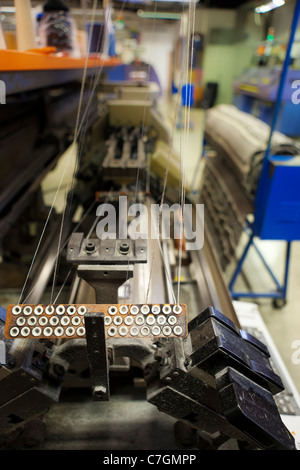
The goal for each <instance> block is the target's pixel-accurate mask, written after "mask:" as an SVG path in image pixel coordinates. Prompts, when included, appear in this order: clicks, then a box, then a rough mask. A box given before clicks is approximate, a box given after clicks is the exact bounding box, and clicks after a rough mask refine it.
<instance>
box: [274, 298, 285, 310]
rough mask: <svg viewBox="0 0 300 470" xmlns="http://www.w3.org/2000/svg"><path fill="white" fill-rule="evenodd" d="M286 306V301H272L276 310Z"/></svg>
mask: <svg viewBox="0 0 300 470" xmlns="http://www.w3.org/2000/svg"><path fill="white" fill-rule="evenodd" d="M286 304H287V301H286V299H281V298H279V299H274V300H273V307H274V308H277V309H281V308H283V307H284V306H285V305H286Z"/></svg>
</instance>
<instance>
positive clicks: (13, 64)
mask: <svg viewBox="0 0 300 470" xmlns="http://www.w3.org/2000/svg"><path fill="white" fill-rule="evenodd" d="M120 64H121V62H120V60H119V59H118V58H115V57H112V58H109V59H104V58H101V57H100V56H99V55H93V56H90V57H88V59H86V58H85V57H83V58H78V59H77V58H74V57H68V56H66V55H63V54H61V53H56V52H55V49H54V48H51V47H50V48H49V47H46V48H43V49H33V50H30V51H25V52H23V51H22V52H20V51H12V50H7V49H4V50H0V72H21V71H30V70H31V71H34V70H67V69H68V70H70V69H84V67H85V66H86V65H87V67H88V68H95V67H99V66H102V65H103V66H106V67H114V66H117V65H120Z"/></svg>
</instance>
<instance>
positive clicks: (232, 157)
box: [205, 104, 300, 196]
mask: <svg viewBox="0 0 300 470" xmlns="http://www.w3.org/2000/svg"><path fill="white" fill-rule="evenodd" d="M269 136H270V126H268V124H266V123H264V122H263V121H261V120H260V119H257V118H256V117H255V116H252V115H250V114H248V113H245V112H243V111H240V110H238V109H237V108H236V107H235V106H233V105H226V104H221V105H218V106H215V107H213V108H211V109H209V110H208V111H207V112H206V122H205V138H206V141H207V142H208V144H209V145H211V146H212V147H213V148H214V149H215V150H217V152H218V154H219V156H220V157H222V158H223V160H224V162H225V163H226V164H227V165H228V166H230V167H231V168H232V170H233V171H234V172H235V173H236V175H237V176H238V178H240V183H241V184H242V185H243V186H244V188H245V189H246V191H247V193H248V194H249V195H251V196H253V194H254V192H255V189H256V184H257V179H258V176H259V173H260V168H261V162H262V159H263V157H264V153H265V150H266V147H267V143H268V140H269ZM299 152H300V146H299V144H298V143H296V142H295V141H294V140H293V139H291V138H289V137H287V136H285V135H284V134H282V133H280V132H274V133H273V137H272V147H271V154H273V155H296V154H299Z"/></svg>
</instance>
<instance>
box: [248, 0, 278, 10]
mask: <svg viewBox="0 0 300 470" xmlns="http://www.w3.org/2000/svg"><path fill="white" fill-rule="evenodd" d="M283 5H285V0H272V2H268V3H265V4H264V5H261V6H260V7H257V8H255V12H256V13H267V12H268V11H271V10H274V8H278V7H282V6H283Z"/></svg>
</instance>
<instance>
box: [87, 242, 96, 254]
mask: <svg viewBox="0 0 300 470" xmlns="http://www.w3.org/2000/svg"><path fill="white" fill-rule="evenodd" d="M94 251H95V244H94V243H93V242H88V243H87V244H86V245H85V252H86V253H88V254H91V253H94Z"/></svg>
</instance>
